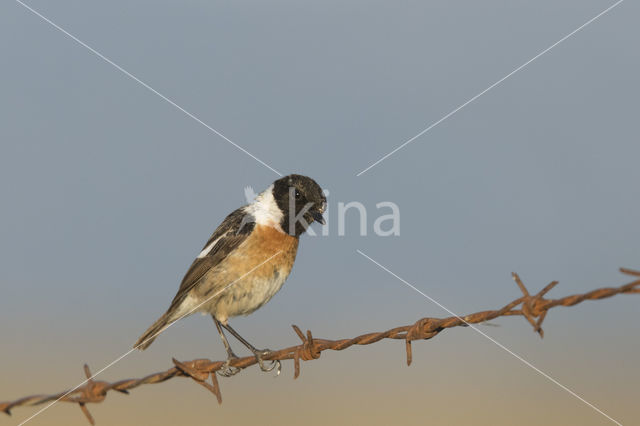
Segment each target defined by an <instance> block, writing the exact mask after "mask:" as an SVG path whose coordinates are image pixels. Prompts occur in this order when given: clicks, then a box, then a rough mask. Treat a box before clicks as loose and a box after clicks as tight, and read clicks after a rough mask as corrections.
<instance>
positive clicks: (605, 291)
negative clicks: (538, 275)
mask: <svg viewBox="0 0 640 426" xmlns="http://www.w3.org/2000/svg"><path fill="white" fill-rule="evenodd" d="M620 272H622V273H623V274H625V275H629V276H632V277H634V278H635V279H634V281H632V282H630V283H628V284H625V285H622V286H619V287H603V288H599V289H596V290H592V291H589V292H587V293H582V294H574V295H570V296H565V297H562V298H559V299H545V298H544V296H545V294H547V293H548V292H549V291H550V290H551V289H552V288H554V287H555V286H556V285H557V284H558V282H557V281H553V282H551V283H550V284H548V285H547V286H546V287H544V288H543V289H542V290H540V291H539V292H538V293H536V294H535V295H531V294H530V293H529V291H528V290H527V288H526V287H525V285H524V284H523V282H522V280H521V279H520V277H519V276H518V275H517V274H515V273H514V274H513V279H514V281H515V282H516V284H517V285H518V287H519V288H520V290H521V292H522V294H523V295H522V296H521V297H519V298H518V299H515V300H513V301H512V302H510V303H508V304H506V305H505V306H503V307H502V308H500V309H497V310H489V311H481V312H475V313H472V314H469V315H466V316H463V317H458V316H450V317H445V318H433V317H425V318H421V319H419V320H418V321H416V322H415V323H414V324H409V325H404V326H400V327H395V328H392V329H389V330H387V331H382V332H373V333H367V334H362V335H360V336H357V337H354V338H351V339H339V340H328V339H316V338H314V337H313V335H312V333H311V331H310V330H307V332H306V334H305V333H303V332H302V330H300V328H299V327H298V326H296V325H292V327H293V329H294V331H295V333H296V334H297V336H298V337H299V338H300V340H301V341H302V343H300V344H299V345H296V346H290V347H288V348H284V349H280V350H277V351H272V352H271V354H270V355H269V356H268V357H265V360H281V361H283V360H289V359H292V360H293V361H294V378H298V377H299V375H300V360H303V361H310V360H314V359H318V358H320V354H321V353H322V352H323V351H326V350H334V351H341V350H344V349H347V348H349V347H351V346H353V345H370V344H373V343H376V342H379V341H380V340H383V339H397V340H404V341H405V351H406V356H407V365H411V361H412V352H411V342H412V341H414V340H428V339H431V338H433V337H435V336H437V335H438V334H439V333H441V332H442V331H444V330H446V329H448V328H453V327H466V326H468V325H469V324H477V323H482V322H486V321H491V320H493V319H496V318H499V317H504V316H522V317H525V318H526V319H527V321H528V322H529V324H531V326H532V327H533V330H534V332H536V333H538V334H539V335H540V337H543V336H544V332H543V330H542V322H543V321H544V319H545V318H546V315H547V312H548V311H549V310H550V309H552V308H555V307H557V306H566V307H569V306H574V305H577V304H578V303H582V302H584V301H586V300H601V299H605V298H608V297H612V296H615V295H619V294H633V293H640V271H636V270H631V269H626V268H620ZM172 361H173V364H174V366H173V367H171V368H169V369H167V370H165V371H161V372H158V373H153V374H149V375H147V376H145V377H142V378H139V379H124V380H119V381H116V382H106V381H99V380H94V379H92V375H91V371H90V370H89V366H88V365H87V364H85V365H84V372H85V375H86V376H87V379H88V381H87V382H86V383H85V384H84V385H83V386H80V387H78V388H77V389H75V390H74V391H72V392H70V393H68V394H67V391H62V392H58V393H56V394H51V395H30V396H26V397H23V398H19V399H16V400H14V401H9V402H0V410H1V411H3V412H5V413H6V414H9V415H10V414H11V409H12V408H14V407H18V406H33V405H39V404H44V403H47V402H51V401H56V400H58V399H60V401H62V402H71V403H75V404H78V405H79V406H80V409H81V410H82V412H83V413H84V414H85V416H86V417H87V420H88V421H89V423H91V424H92V425H93V424H95V421H94V419H93V417H92V415H91V413H90V412H89V410H88V408H87V406H86V404H89V403H99V402H102V401H104V400H105V398H106V396H107V393H108V392H109V391H116V392H121V393H124V394H128V393H129V391H130V390H131V389H135V388H137V387H138V386H142V385H147V384H155V383H162V382H165V381H167V380H170V379H173V378H174V377H188V378H191V379H192V380H194V381H195V382H196V383H198V384H199V385H201V386H203V387H205V388H207V389H208V390H209V391H211V392H212V393H213V394H214V395H215V396H216V398H217V400H218V403H222V393H221V391H220V385H219V383H218V379H217V375H216V371H218V370H219V369H221V368H222V367H223V366H224V364H225V361H212V360H209V359H195V360H192V361H178V360H176V359H175V358H174V359H172ZM256 363H257V360H256V358H255V357H253V356H247V357H243V358H237V359H234V360H232V361H231V362H230V365H231V366H232V367H236V368H239V369H245V368H247V367H250V366H252V365H254V364H256Z"/></svg>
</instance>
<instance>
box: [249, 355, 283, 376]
mask: <svg viewBox="0 0 640 426" xmlns="http://www.w3.org/2000/svg"><path fill="white" fill-rule="evenodd" d="M269 355H271V350H270V349H263V350H261V351H258V352H256V353H255V356H256V359H257V360H258V365H259V366H260V370H262V371H265V372H269V371H273V370H274V369H275V368H276V367H277V368H278V370H277V373H276V376H279V375H280V371H282V364H280V361H279V360H277V359H276V360H268V361H269V363H270V364H269V365H267V364H266V363H265V360H264V359H262V358H263V357H267V356H269Z"/></svg>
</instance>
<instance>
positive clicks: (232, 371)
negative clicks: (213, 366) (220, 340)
mask: <svg viewBox="0 0 640 426" xmlns="http://www.w3.org/2000/svg"><path fill="white" fill-rule="evenodd" d="M237 358H238V357H237V356H235V355H230V356H229V358H227V360H226V361H225V363H224V365H223V366H222V368H221V369H220V370H218V371H217V373H218V374H219V375H221V376H222V377H231V376H235V375H236V374H238V373H239V372H240V371H241V369H240V368H238V367H232V366H231V360H234V359H237Z"/></svg>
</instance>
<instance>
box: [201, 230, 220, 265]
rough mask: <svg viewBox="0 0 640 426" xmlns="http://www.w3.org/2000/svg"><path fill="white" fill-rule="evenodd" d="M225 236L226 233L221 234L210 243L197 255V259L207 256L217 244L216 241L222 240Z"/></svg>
mask: <svg viewBox="0 0 640 426" xmlns="http://www.w3.org/2000/svg"><path fill="white" fill-rule="evenodd" d="M225 235H227V234H226V233H225V234H222V235H221V236H219V237H218V238H216V239H215V240H213V241H211V243H209V245H208V246H206V247H205V248H204V249H202V251H201V252H200V254H199V255H198V259H202V258H203V257H205V256H206V255H208V254H209V252H210V251H211V250H212V249H213V247H214V246H215V245H216V244H217V243H218V241H220V240H221V239H222V237H224V236H225Z"/></svg>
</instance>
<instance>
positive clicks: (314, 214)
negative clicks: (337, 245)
mask: <svg viewBox="0 0 640 426" xmlns="http://www.w3.org/2000/svg"><path fill="white" fill-rule="evenodd" d="M311 217H313V220H315V221H316V222H319V223H321V224H323V225H326V223H327V222H325V221H324V217H322V213H320V212H311Z"/></svg>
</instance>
